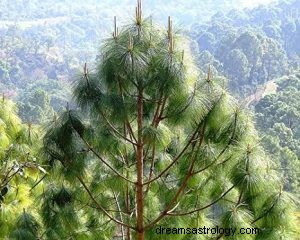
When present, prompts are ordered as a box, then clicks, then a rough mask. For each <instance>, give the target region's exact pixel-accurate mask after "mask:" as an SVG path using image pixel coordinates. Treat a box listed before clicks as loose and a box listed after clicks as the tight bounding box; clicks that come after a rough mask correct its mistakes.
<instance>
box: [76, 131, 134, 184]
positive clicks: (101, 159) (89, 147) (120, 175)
mask: <svg viewBox="0 0 300 240" xmlns="http://www.w3.org/2000/svg"><path fill="white" fill-rule="evenodd" d="M79 137H80V138H81V140H82V141H83V142H84V143H85V145H86V146H87V148H88V150H90V151H91V152H92V153H94V155H95V156H96V157H97V158H98V159H99V160H100V161H101V162H102V163H104V164H105V165H106V166H107V167H108V168H109V169H110V170H112V171H113V172H114V173H115V174H116V175H117V176H119V177H120V178H122V179H123V180H125V181H127V182H129V183H132V184H135V182H134V181H132V180H130V179H128V178H126V177H125V176H123V175H122V174H121V173H119V172H118V171H117V170H116V169H114V168H113V167H112V166H111V165H110V164H109V163H108V162H106V161H105V160H104V159H103V158H102V157H101V156H100V154H98V153H97V152H96V151H95V150H94V148H93V147H92V146H91V145H90V144H89V143H88V142H87V141H86V140H85V139H84V138H83V137H82V136H79Z"/></svg>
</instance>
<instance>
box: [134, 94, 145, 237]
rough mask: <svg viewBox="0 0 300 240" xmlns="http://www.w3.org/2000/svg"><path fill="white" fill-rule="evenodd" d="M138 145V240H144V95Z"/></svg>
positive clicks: (140, 98)
mask: <svg viewBox="0 0 300 240" xmlns="http://www.w3.org/2000/svg"><path fill="white" fill-rule="evenodd" d="M137 114H138V116H137V124H138V143H137V153H136V167H137V184H136V204H137V240H144V233H145V232H144V231H145V230H144V218H143V215H144V202H143V175H144V172H143V136H142V130H143V93H142V91H140V92H139V95H138V110H137Z"/></svg>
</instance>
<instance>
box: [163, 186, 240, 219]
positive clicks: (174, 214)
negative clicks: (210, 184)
mask: <svg viewBox="0 0 300 240" xmlns="http://www.w3.org/2000/svg"><path fill="white" fill-rule="evenodd" d="M234 187H235V185H233V186H232V187H230V188H229V189H228V190H227V191H226V192H224V193H223V194H222V195H221V196H220V197H219V198H217V199H216V200H215V201H213V202H211V203H210V204H208V205H206V206H204V207H201V208H197V209H194V210H192V211H189V212H184V213H179V212H178V213H176V212H173V213H168V215H169V216H185V215H190V214H193V213H196V212H199V211H202V210H204V209H206V208H209V207H211V206H212V205H214V204H216V203H217V202H219V201H220V200H221V199H222V198H223V197H225V196H226V195H227V194H228V193H229V192H230V191H231V190H232V189H233V188H234Z"/></svg>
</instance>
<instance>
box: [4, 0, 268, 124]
mask: <svg viewBox="0 0 300 240" xmlns="http://www.w3.org/2000/svg"><path fill="white" fill-rule="evenodd" d="M245 2H246V1H242V0H239V1H229V0H226V1H224V0H220V1H210V0H206V1H201V2H199V1H186V2H184V3H181V2H180V1H172V2H170V4H169V3H166V2H164V1H145V2H144V3H143V5H144V9H145V14H144V15H145V16H150V15H152V17H153V19H155V21H158V22H160V23H161V24H164V25H166V23H167V16H172V17H173V19H174V21H175V23H177V24H176V25H177V27H179V28H180V29H182V30H184V31H189V28H190V26H191V25H192V24H193V23H199V22H203V21H207V20H208V19H209V17H210V16H212V15H213V14H215V13H216V12H217V11H220V10H221V11H222V12H225V13H226V12H227V11H229V9H231V8H232V7H238V8H241V7H242V6H244V5H245ZM266 2H268V1H266ZM216 5H217V6H218V7H217V8H216ZM134 7H135V1H131V0H126V1H97V0H88V1H84V2H83V1H70V0H66V1H63V2H62V1H58V0H46V1H42V2H41V1H35V0H33V1H26V0H16V1H11V0H3V1H1V2H0V86H1V88H3V89H4V92H5V94H6V95H7V96H10V97H13V98H14V99H16V100H17V101H19V102H22V103H23V105H24V104H25V105H28V103H27V99H28V98H29V96H28V95H30V96H34V95H36V94H37V93H36V89H40V90H44V91H46V94H47V95H49V96H46V97H47V98H49V99H50V105H51V107H53V108H54V109H55V110H56V111H57V110H59V109H60V107H59V106H61V105H66V103H67V101H70V94H69V92H70V90H69V89H70V82H72V77H73V76H74V75H76V72H78V69H79V68H81V67H82V66H83V64H84V62H89V63H90V64H92V63H93V62H94V60H95V58H96V56H97V51H98V49H99V46H100V43H101V40H102V39H104V38H105V37H107V36H110V35H111V33H112V30H113V17H114V16H115V15H117V16H118V19H117V24H118V25H120V24H121V23H122V22H124V21H125V20H127V19H130V16H131V15H130V13H131V12H132V11H133V10H134ZM125 9H126V10H125ZM196 48H197V47H196V46H195V50H196ZM49 89H55V91H54V92H55V93H53V92H49V91H48V90H49ZM30 104H32V103H30ZM39 107H40V106H35V105H31V106H25V107H24V106H21V110H20V111H21V116H22V118H23V120H25V121H29V120H30V121H34V122H40V121H41V119H40V118H37V116H40V113H38V111H39V110H38V108H39ZM23 109H29V111H23ZM26 115H27V116H26ZM32 115H33V116H32Z"/></svg>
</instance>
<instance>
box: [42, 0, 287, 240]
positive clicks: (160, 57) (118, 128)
mask: <svg viewBox="0 0 300 240" xmlns="http://www.w3.org/2000/svg"><path fill="white" fill-rule="evenodd" d="M221 85H222V84H219V82H218V79H214V78H213V76H212V74H211V72H210V71H209V73H208V74H207V77H205V78H202V77H201V74H200V72H199V71H198V69H197V67H196V66H195V64H194V62H193V58H192V57H191V54H190V51H189V50H188V41H187V40H185V39H184V38H182V37H181V36H179V35H178V34H176V31H175V30H174V29H173V24H172V21H171V19H170V18H169V21H168V29H167V31H164V30H162V29H161V28H160V27H158V26H156V25H154V24H153V23H152V19H143V18H142V12H141V3H140V1H138V7H137V8H136V17H135V21H134V23H133V24H131V25H128V26H126V27H124V28H122V30H121V31H119V29H118V27H117V24H116V18H115V30H114V32H113V35H112V38H109V39H107V41H106V42H105V43H104V45H103V47H102V49H101V52H100V57H99V63H98V67H97V69H96V70H95V71H93V72H89V71H88V68H87V65H85V66H84V71H83V75H82V77H81V78H80V79H79V80H78V81H76V84H75V87H74V99H75V101H76V102H77V106H78V108H75V109H70V108H69V107H67V109H66V112H65V113H64V114H62V115H61V116H60V117H59V118H58V119H55V120H54V121H53V124H52V126H51V127H50V128H49V130H48V132H47V134H46V135H45V138H44V151H45V154H46V156H47V160H48V163H49V165H50V166H51V169H52V174H53V177H52V185H51V186H49V189H48V190H47V191H46V192H45V194H44V202H43V207H42V217H43V222H44V225H45V227H46V234H45V235H46V236H47V238H48V239H71V238H72V239H112V238H113V237H117V236H119V237H120V239H127V240H130V239H132V238H134V239H138V240H142V239H207V238H208V236H207V235H206V236H205V235H197V236H194V238H193V237H191V235H172V234H171V235H163V236H162V235H158V234H156V232H155V229H156V227H158V226H161V227H164V228H166V227H191V226H192V227H198V226H206V227H211V226H215V225H218V226H221V227H237V228H239V227H244V228H247V227H258V228H260V229H261V233H260V234H259V235H244V236H243V239H282V238H284V239H289V238H291V237H292V235H290V234H291V231H290V230H291V224H292V219H291V217H292V214H291V212H290V211H291V210H292V204H291V203H292V200H291V198H290V196H288V195H287V193H285V192H284V191H283V190H282V187H281V186H282V184H281V179H280V178H279V177H278V176H277V173H276V172H275V171H274V168H273V164H272V162H271V161H270V160H269V159H268V157H267V156H266V155H265V153H264V152H263V149H262V148H261V147H260V145H259V141H260V139H259V135H258V133H257V132H256V131H255V128H254V126H253V124H252V120H251V114H250V113H248V112H247V111H246V110H245V109H243V108H242V107H241V106H240V104H239V103H238V102H237V101H236V100H235V99H234V98H233V97H231V96H230V94H229V93H228V92H227V91H226V90H225V89H224V88H223V87H222V86H221ZM58 186H59V187H58ZM223 237H224V235H219V236H217V238H223ZM231 239H241V236H239V235H235V236H231Z"/></svg>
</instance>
